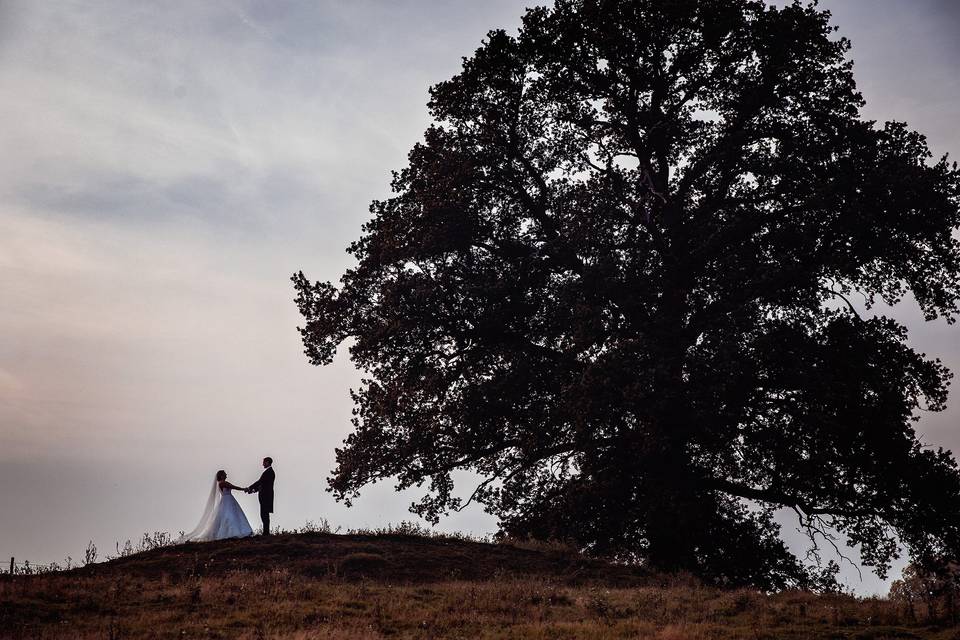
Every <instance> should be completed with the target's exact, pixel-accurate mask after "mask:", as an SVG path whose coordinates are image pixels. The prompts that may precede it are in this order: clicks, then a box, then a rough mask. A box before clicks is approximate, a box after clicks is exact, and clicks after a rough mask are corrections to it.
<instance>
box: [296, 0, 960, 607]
mask: <svg viewBox="0 0 960 640" xmlns="http://www.w3.org/2000/svg"><path fill="white" fill-rule="evenodd" d="M848 49H849V43H848V42H847V41H846V40H844V39H842V38H839V37H837V36H836V34H835V29H834V28H833V27H832V26H831V24H830V22H829V14H827V13H826V12H821V11H819V10H818V9H817V8H816V6H807V5H802V4H799V3H795V4H791V5H788V6H785V7H781V8H770V7H767V6H765V4H764V3H762V2H756V1H750V0H698V1H692V0H691V1H682V0H673V1H664V0H632V1H630V0H559V1H558V2H557V3H556V5H555V6H554V7H552V8H536V9H532V10H528V12H527V13H526V15H525V17H524V19H523V26H522V28H521V30H520V31H519V34H518V35H515V36H514V35H509V34H508V33H505V32H503V31H493V32H491V33H490V34H489V35H488V37H487V39H486V40H485V41H484V43H483V44H482V46H481V47H480V48H479V49H478V50H477V51H476V53H475V54H474V55H473V57H471V58H469V59H466V60H464V63H463V69H462V72H460V73H459V74H458V75H457V76H455V77H454V78H452V79H450V80H449V81H446V82H442V83H440V84H438V85H436V86H434V87H433V88H432V89H431V101H430V103H429V108H430V113H431V114H432V116H433V118H434V124H433V125H432V126H430V128H429V129H428V130H427V132H426V134H425V139H424V141H423V142H422V143H420V144H417V145H416V146H415V147H414V148H413V150H412V151H411V152H410V155H409V164H408V166H407V167H406V168H404V169H403V170H402V171H399V172H398V173H396V174H395V178H394V181H393V191H394V195H393V197H391V198H390V199H388V200H384V201H377V202H374V203H373V205H372V207H371V212H372V214H373V215H372V219H371V220H370V221H369V222H368V223H367V224H366V225H365V226H364V231H363V235H362V237H361V238H360V239H359V240H358V241H357V242H355V243H354V244H352V245H351V246H350V248H349V251H350V253H352V254H353V255H354V256H355V257H356V259H357V265H356V267H355V268H352V269H350V270H349V271H347V272H346V274H344V275H343V277H342V279H341V281H340V284H339V285H334V284H331V283H322V282H317V283H314V282H311V281H309V280H308V279H307V278H306V277H304V275H303V274H302V273H301V274H297V275H296V276H295V277H294V281H295V285H296V288H297V291H298V299H297V302H298V304H299V307H300V311H301V312H302V313H303V315H304V316H305V318H306V324H305V326H304V327H303V328H302V329H301V332H302V335H303V340H304V344H305V346H306V353H307V355H308V356H309V358H310V360H311V362H313V363H315V364H325V363H329V362H330V361H331V359H332V358H333V357H334V353H335V351H336V349H337V347H338V345H340V344H341V343H343V342H344V341H348V342H349V344H350V354H351V357H352V359H353V361H354V362H355V363H356V365H357V366H358V367H360V369H361V370H362V371H363V372H364V373H365V376H364V380H363V384H362V387H361V388H360V389H359V390H356V391H355V392H354V396H353V397H354V401H355V404H356V410H355V415H356V418H355V420H354V425H355V430H354V432H353V433H352V434H351V435H350V436H349V438H348V439H347V440H346V442H345V446H344V447H343V448H341V449H338V451H337V462H338V466H337V468H336V470H335V471H334V473H333V476H332V477H331V478H330V481H329V482H330V488H331V490H332V491H333V492H334V493H335V495H336V496H337V497H338V498H340V499H344V500H347V501H349V500H350V499H351V498H352V497H355V496H356V495H357V492H358V490H359V489H360V488H361V487H363V486H364V485H366V484H368V483H370V482H374V481H377V480H379V479H385V478H391V477H396V478H398V479H399V482H398V484H399V488H407V487H411V486H421V485H423V484H424V483H427V487H428V489H427V490H426V492H425V494H424V497H423V499H422V500H421V501H420V502H418V503H416V504H415V505H413V509H414V510H415V511H416V512H418V513H420V514H421V515H423V516H425V517H426V518H428V519H430V520H433V521H436V520H437V519H438V518H439V517H440V516H442V515H443V514H445V513H447V512H449V511H450V510H451V509H456V508H460V507H462V506H463V504H464V502H465V501H466V500H465V499H464V498H465V496H466V495H470V498H471V499H472V500H475V501H479V502H480V503H482V504H483V505H484V506H485V508H486V509H487V510H489V511H490V512H492V513H494V514H496V515H497V516H498V517H499V519H500V522H501V527H502V529H503V531H504V532H506V533H509V534H514V535H523V536H526V535H530V536H536V537H543V538H546V537H556V538H562V539H567V540H573V541H575V542H576V543H578V544H579V545H581V546H582V548H584V549H586V550H589V551H590V552H592V553H596V554H601V555H607V556H614V557H618V558H621V559H635V560H641V561H645V562H648V563H650V565H651V566H654V567H657V568H661V569H667V570H677V569H680V570H691V571H694V572H695V573H697V574H699V575H703V576H706V577H708V578H710V579H712V580H715V581H717V582H725V583H739V584H755V585H759V586H764V587H774V588H775V587H782V586H787V585H792V584H800V585H803V584H807V583H808V582H809V578H810V575H809V574H808V573H807V572H806V570H805V569H804V568H803V566H802V563H800V562H799V561H798V560H797V559H796V558H795V557H794V556H793V555H791V554H790V553H789V552H788V551H787V550H786V548H785V546H784V544H783V542H782V541H781V539H780V537H779V528H778V526H777V524H776V523H775V521H774V520H773V519H772V514H773V511H774V510H775V509H778V508H784V507H786V508H789V509H792V510H794V511H796V513H797V514H798V516H799V518H800V521H801V523H802V525H803V526H804V527H805V528H806V529H807V530H808V531H809V532H811V533H813V534H814V535H816V532H818V531H822V532H826V533H828V534H829V532H830V531H838V532H839V533H840V534H841V535H842V536H843V537H844V538H845V539H846V540H847V541H848V542H849V543H850V544H853V545H858V546H859V549H860V552H861V554H862V557H863V559H864V561H865V562H866V563H867V564H869V565H872V566H874V567H876V569H877V571H878V572H879V573H880V574H881V575H882V574H883V573H884V572H885V571H886V569H887V568H888V567H889V564H890V561H891V559H892V558H893V557H895V555H896V553H897V544H898V541H899V542H900V543H902V544H903V545H905V546H906V548H908V549H909V551H910V553H911V555H912V556H913V557H914V558H915V559H916V560H917V561H919V562H923V563H927V564H929V563H931V562H932V561H933V560H935V559H942V558H944V557H955V556H956V554H957V553H958V552H960V474H958V470H957V466H956V464H955V462H954V459H953V458H952V456H951V454H950V453H949V452H946V451H942V450H935V449H931V448H928V447H925V446H923V445H922V443H921V442H920V441H919V440H918V438H917V435H916V433H915V430H914V424H915V420H916V417H917V415H918V411H920V410H923V409H927V410H933V411H937V410H942V409H943V408H944V404H945V401H946V397H947V393H946V387H947V384H948V379H949V377H950V374H949V372H948V371H947V370H946V369H945V368H944V367H943V366H942V365H941V364H940V363H939V362H938V361H937V360H931V359H929V358H927V357H926V356H925V355H923V354H918V353H916V352H915V351H914V350H913V349H912V348H911V347H910V346H909V344H908V342H907V334H906V331H905V329H904V327H903V326H901V325H899V324H898V323H897V322H895V321H894V320H891V319H889V318H885V317H882V316H877V315H875V314H873V313H864V308H866V309H869V308H870V306H871V305H872V303H873V302H874V301H883V302H885V303H887V304H895V303H897V302H898V301H900V300H901V299H902V298H904V297H905V296H908V297H909V298H910V299H912V300H915V301H916V304H917V305H919V307H920V308H921V309H922V310H923V312H924V314H925V315H926V317H927V319H928V320H935V319H938V318H940V319H946V321H948V322H951V321H952V320H953V318H954V317H955V315H956V313H957V311H958V308H957V303H958V297H960V276H958V273H960V246H958V241H957V239H956V236H955V235H954V234H955V232H956V230H957V229H958V224H960V172H958V171H957V168H956V166H955V165H951V164H948V162H947V161H946V159H942V160H940V161H935V160H934V159H933V158H931V154H930V152H929V151H928V148H927V145H926V142H925V139H924V137H923V136H922V135H920V134H918V133H916V132H914V131H912V130H910V129H909V128H907V126H906V125H904V124H902V123H887V124H885V125H878V124H877V123H875V122H871V121H867V120H864V119H863V118H862V117H861V115H860V109H861V107H862V106H863V100H862V98H861V96H860V94H859V93H858V92H857V90H856V86H855V84H854V80H853V76H852V64H851V62H850V61H849V59H848V58H847V52H848ZM858 309H859V312H858ZM456 470H468V471H472V472H475V473H476V474H479V476H480V478H481V479H482V482H481V484H480V485H479V486H477V487H476V489H475V490H472V489H473V486H472V485H471V486H470V487H469V488H467V489H466V491H465V492H464V491H458V492H454V485H453V482H452V479H451V473H452V472H454V471H456Z"/></svg>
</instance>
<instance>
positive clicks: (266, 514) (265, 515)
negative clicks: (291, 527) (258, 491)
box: [260, 505, 270, 536]
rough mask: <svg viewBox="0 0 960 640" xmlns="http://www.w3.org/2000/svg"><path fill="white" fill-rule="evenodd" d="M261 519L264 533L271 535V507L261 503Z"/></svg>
mask: <svg viewBox="0 0 960 640" xmlns="http://www.w3.org/2000/svg"><path fill="white" fill-rule="evenodd" d="M260 520H261V521H262V522H263V535H265V536H268V535H270V508H269V507H267V506H265V505H260Z"/></svg>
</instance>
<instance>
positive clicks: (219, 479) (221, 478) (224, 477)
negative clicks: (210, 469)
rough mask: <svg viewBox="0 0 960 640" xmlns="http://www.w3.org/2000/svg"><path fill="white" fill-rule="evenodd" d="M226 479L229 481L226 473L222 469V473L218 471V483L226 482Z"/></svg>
mask: <svg viewBox="0 0 960 640" xmlns="http://www.w3.org/2000/svg"><path fill="white" fill-rule="evenodd" d="M226 479H227V472H226V471H224V470H223V469H220V471H217V482H220V481H221V480H226Z"/></svg>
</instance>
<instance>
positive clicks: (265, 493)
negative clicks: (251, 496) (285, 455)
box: [250, 467, 277, 536]
mask: <svg viewBox="0 0 960 640" xmlns="http://www.w3.org/2000/svg"><path fill="white" fill-rule="evenodd" d="M276 477H277V474H275V473H274V472H273V467H267V468H266V469H264V470H263V474H261V476H260V479H259V480H257V481H256V482H254V483H253V484H252V485H250V490H251V491H256V492H257V498H258V499H259V500H260V520H261V521H262V522H263V535H265V536H268V535H270V514H271V513H273V480H274V478H276Z"/></svg>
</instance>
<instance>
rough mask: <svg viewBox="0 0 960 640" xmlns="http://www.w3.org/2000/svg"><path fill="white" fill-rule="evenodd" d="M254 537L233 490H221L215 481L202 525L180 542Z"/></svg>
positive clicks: (202, 518)
mask: <svg viewBox="0 0 960 640" xmlns="http://www.w3.org/2000/svg"><path fill="white" fill-rule="evenodd" d="M252 535H253V529H251V528H250V523H249V522H248V521H247V516H246V515H244V513H243V509H241V508H240V503H239V502H237V499H236V498H234V497H233V493H232V492H231V490H230V489H229V488H226V487H225V488H223V489H220V487H219V485H218V483H217V482H216V481H214V483H213V489H211V490H210V497H209V498H208V499H207V506H206V508H205V509H204V510H203V517H201V518H200V524H198V525H197V528H196V529H194V530H193V531H191V532H190V533H186V534H184V535H183V536H181V537H180V539H179V540H178V542H204V541H207V540H223V539H225V538H245V537H247V536H252Z"/></svg>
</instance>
